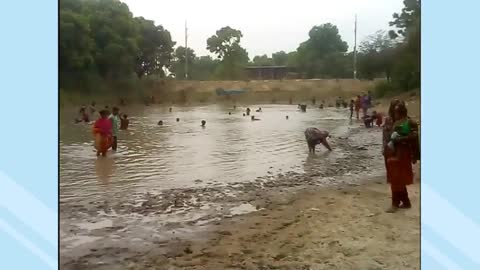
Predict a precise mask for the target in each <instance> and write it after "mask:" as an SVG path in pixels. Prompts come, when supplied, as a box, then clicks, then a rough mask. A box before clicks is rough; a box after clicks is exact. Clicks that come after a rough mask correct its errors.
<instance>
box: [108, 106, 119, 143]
mask: <svg viewBox="0 0 480 270" xmlns="http://www.w3.org/2000/svg"><path fill="white" fill-rule="evenodd" d="M109 118H110V121H112V136H113V143H112V150H113V151H117V138H118V129H119V128H120V117H119V116H118V108H117V107H113V109H112V115H110V117H109Z"/></svg>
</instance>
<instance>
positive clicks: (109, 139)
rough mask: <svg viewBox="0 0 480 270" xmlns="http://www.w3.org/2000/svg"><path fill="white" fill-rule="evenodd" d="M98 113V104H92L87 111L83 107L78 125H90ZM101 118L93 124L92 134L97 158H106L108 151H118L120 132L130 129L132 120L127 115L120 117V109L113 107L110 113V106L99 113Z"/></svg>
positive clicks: (77, 121)
mask: <svg viewBox="0 0 480 270" xmlns="http://www.w3.org/2000/svg"><path fill="white" fill-rule="evenodd" d="M96 112H97V108H96V103H95V102H92V103H91V104H90V106H89V108H88V110H87V107H86V106H82V107H81V108H80V110H79V117H78V118H76V119H75V122H76V123H81V122H85V123H90V118H91V117H90V116H93V115H94V114H95V113H96ZM98 113H99V115H100V117H99V118H98V119H97V120H96V121H95V122H93V125H92V133H93V135H94V138H95V149H96V151H97V156H100V155H101V156H106V155H107V151H108V149H110V148H112V150H113V151H117V147H118V133H119V130H126V129H128V126H129V123H130V120H129V119H128V116H127V114H122V115H120V110H119V108H118V107H113V108H112V111H111V112H110V109H109V106H105V108H104V109H101V110H99V111H98Z"/></svg>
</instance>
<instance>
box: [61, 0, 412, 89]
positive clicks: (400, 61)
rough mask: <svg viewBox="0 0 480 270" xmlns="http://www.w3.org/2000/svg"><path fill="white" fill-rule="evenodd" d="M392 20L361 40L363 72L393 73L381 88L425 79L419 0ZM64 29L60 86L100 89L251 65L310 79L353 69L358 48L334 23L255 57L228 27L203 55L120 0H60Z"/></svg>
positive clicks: (236, 71)
mask: <svg viewBox="0 0 480 270" xmlns="http://www.w3.org/2000/svg"><path fill="white" fill-rule="evenodd" d="M389 26H390V27H393V28H394V30H390V31H388V32H387V31H382V30H380V31H378V32H376V33H374V34H372V35H370V36H368V37H367V38H366V39H365V40H363V41H362V42H361V43H360V45H359V49H358V57H357V58H358V64H357V74H358V78H360V79H374V78H378V77H384V78H386V82H385V83H384V84H383V85H382V86H381V87H380V88H382V89H383V90H381V91H387V90H389V89H390V88H397V89H412V88H416V87H419V85H420V2H419V0H404V8H403V9H402V10H401V12H400V13H395V14H393V20H392V21H391V22H390V24H389ZM59 30H60V37H59V56H60V67H59V70H60V87H61V88H64V89H66V90H81V91H97V90H98V88H99V85H105V84H108V85H109V86H110V88H111V87H116V88H117V89H128V88H129V86H132V85H131V84H134V83H135V82H136V81H138V80H142V79H143V78H145V77H152V76H155V77H160V78H165V77H172V78H176V79H185V78H188V79H192V80H238V79H244V78H245V77H244V67H245V66H247V65H255V66H271V65H281V66H287V67H289V69H290V70H291V71H292V72H294V73H295V74H296V76H298V78H304V79H311V78H352V76H353V52H352V51H348V45H347V43H346V42H345V41H343V40H342V37H341V36H340V34H339V31H338V28H337V26H335V25H333V24H331V23H325V24H322V25H317V26H314V27H312V29H311V30H310V31H309V33H308V34H309V38H308V39H307V40H306V41H304V42H302V43H300V44H299V46H298V48H297V49H296V50H295V51H292V52H284V51H279V52H275V53H273V54H272V55H271V56H268V55H258V56H254V57H253V58H252V59H251V60H250V58H249V56H248V52H247V51H246V50H245V48H243V47H242V45H241V39H242V37H243V35H242V32H241V31H240V30H238V29H233V28H231V27H229V26H226V27H223V28H221V29H219V30H217V31H216V33H215V34H213V35H212V36H211V37H209V38H208V39H207V40H206V48H207V50H209V51H210V52H211V53H212V54H213V55H215V57H211V56H197V55H196V53H195V51H194V50H192V49H191V48H185V47H183V46H177V47H176V48H175V45H176V42H175V41H173V40H172V37H171V35H170V32H169V31H168V30H167V29H165V28H164V27H163V26H161V25H156V24H155V23H154V22H153V21H151V20H147V19H145V18H143V17H134V16H133V15H132V13H131V12H130V10H129V8H128V6H127V5H126V4H124V3H122V2H120V1H118V0H60V22H59ZM186 58H188V59H186ZM186 61H188V65H189V68H188V76H185V71H186V70H185V62H186Z"/></svg>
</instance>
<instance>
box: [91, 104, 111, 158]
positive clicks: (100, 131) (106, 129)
mask: <svg viewBox="0 0 480 270" xmlns="http://www.w3.org/2000/svg"><path fill="white" fill-rule="evenodd" d="M93 135H94V136H95V149H97V156H100V154H101V155H102V156H104V157H105V156H106V155H107V151H108V149H109V148H110V147H111V146H112V122H111V121H110V119H108V111H106V110H102V111H100V118H99V119H98V120H97V121H95V124H94V125H93Z"/></svg>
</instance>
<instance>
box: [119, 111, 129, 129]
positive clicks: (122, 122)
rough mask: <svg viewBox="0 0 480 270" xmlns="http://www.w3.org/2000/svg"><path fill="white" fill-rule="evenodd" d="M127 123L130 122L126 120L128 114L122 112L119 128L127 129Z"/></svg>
mask: <svg viewBox="0 0 480 270" xmlns="http://www.w3.org/2000/svg"><path fill="white" fill-rule="evenodd" d="M128 124H130V120H128V116H127V115H126V114H123V115H122V118H120V129H121V130H127V129H128Z"/></svg>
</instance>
